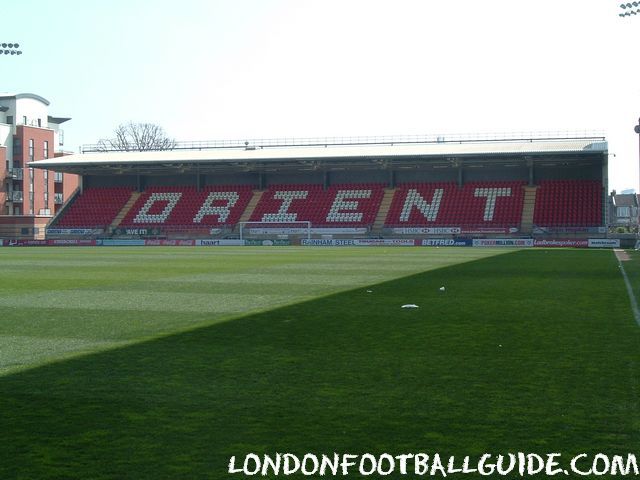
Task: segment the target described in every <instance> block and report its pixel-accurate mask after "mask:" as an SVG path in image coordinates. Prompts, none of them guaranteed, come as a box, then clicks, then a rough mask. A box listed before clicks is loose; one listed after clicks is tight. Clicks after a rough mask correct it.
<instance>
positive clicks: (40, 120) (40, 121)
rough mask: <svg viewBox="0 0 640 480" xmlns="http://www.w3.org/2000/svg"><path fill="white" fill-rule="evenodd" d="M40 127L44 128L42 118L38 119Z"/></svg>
mask: <svg viewBox="0 0 640 480" xmlns="http://www.w3.org/2000/svg"><path fill="white" fill-rule="evenodd" d="M38 126H39V127H42V119H41V118H39V119H38Z"/></svg>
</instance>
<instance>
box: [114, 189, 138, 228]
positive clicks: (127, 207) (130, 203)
mask: <svg viewBox="0 0 640 480" xmlns="http://www.w3.org/2000/svg"><path fill="white" fill-rule="evenodd" d="M141 195H142V192H131V196H130V197H129V200H127V203H125V204H124V207H122V210H120V211H119V212H118V215H116V218H114V219H113V222H111V225H109V230H111V231H113V229H114V228H118V226H119V225H120V223H121V222H122V220H124V217H126V216H127V213H129V210H131V208H132V207H133V206H134V205H135V203H136V202H137V201H138V199H139V198H140V196H141Z"/></svg>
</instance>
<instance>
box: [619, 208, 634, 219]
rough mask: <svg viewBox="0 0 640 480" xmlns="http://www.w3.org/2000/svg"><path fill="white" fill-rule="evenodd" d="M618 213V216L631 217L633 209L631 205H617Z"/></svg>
mask: <svg viewBox="0 0 640 480" xmlns="http://www.w3.org/2000/svg"><path fill="white" fill-rule="evenodd" d="M616 215H617V216H618V217H624V218H629V217H630V216H631V209H630V208H629V207H616Z"/></svg>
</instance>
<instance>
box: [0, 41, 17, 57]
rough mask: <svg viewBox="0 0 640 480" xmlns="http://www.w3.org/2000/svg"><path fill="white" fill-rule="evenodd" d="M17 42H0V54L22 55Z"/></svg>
mask: <svg viewBox="0 0 640 480" xmlns="http://www.w3.org/2000/svg"><path fill="white" fill-rule="evenodd" d="M18 47H20V44H19V43H13V42H11V43H7V42H2V43H0V55H22V52H21V51H20V50H18Z"/></svg>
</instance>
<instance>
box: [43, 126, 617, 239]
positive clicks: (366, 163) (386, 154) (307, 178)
mask: <svg viewBox="0 0 640 480" xmlns="http://www.w3.org/2000/svg"><path fill="white" fill-rule="evenodd" d="M332 141H333V142H334V143H331V142H332ZM607 149H608V147H607V142H606V140H605V139H604V137H602V136H596V135H593V136H559V137H557V138H555V137H554V138H551V137H544V136H543V137H542V138H536V137H524V138H523V137H519V136H516V137H515V138H503V139H496V138H487V139H478V138H472V139H465V138H451V139H449V138H447V139H445V138H443V137H437V138H424V139H418V138H413V137H412V138H410V139H407V138H404V139H400V140H399V141H398V139H395V138H386V137H385V138H383V139H380V138H374V139H371V138H368V137H362V138H355V139H353V138H352V139H347V140H345V141H336V140H335V139H333V140H331V139H322V140H318V139H307V140H305V141H301V142H296V141H288V140H287V141H285V140H282V141H278V140H274V141H251V142H248V141H243V142H235V143H234V142H231V143H229V142H226V143H224V144H216V143H211V144H202V145H191V144H189V145H187V146H184V147H183V146H181V145H179V144H177V145H176V148H175V149H174V150H172V151H157V152H153V151H152V152H93V153H82V154H78V155H71V156H69V157H63V158H59V159H48V160H42V161H40V162H37V163H38V165H37V167H38V168H48V169H51V170H56V171H62V172H65V173H69V174H76V175H79V176H80V178H81V182H80V186H79V189H78V193H77V194H76V195H75V196H74V197H73V198H71V199H70V200H69V201H67V202H66V204H65V205H64V208H63V209H62V210H61V211H60V212H59V213H58V214H57V215H56V216H55V217H54V218H53V219H52V221H51V222H50V223H49V225H48V227H49V230H51V232H52V235H71V234H73V232H70V231H69V232H67V231H65V229H67V230H72V229H74V228H76V229H77V228H85V229H96V230H97V229H101V230H102V231H101V233H100V234H99V235H101V236H103V237H109V236H114V235H115V236H118V235H123V236H127V235H128V236H131V235H134V236H135V235H141V236H144V235H147V236H161V237H162V236H164V237H167V238H171V235H176V238H190V237H186V236H185V235H186V234H193V235H197V236H201V237H202V238H204V237H206V236H212V235H217V236H218V238H221V237H224V238H230V239H234V238H237V237H238V236H240V235H241V234H242V228H241V227H240V225H245V224H247V223H250V224H254V223H262V224H265V223H271V224H274V225H275V224H278V223H282V224H292V223H295V222H305V223H306V222H310V225H311V227H312V229H317V231H316V232H313V233H314V234H316V235H325V234H329V235H331V234H338V235H366V236H372V237H375V238H380V237H387V236H389V237H393V236H400V237H401V238H406V237H402V236H403V235H405V236H406V235H414V234H417V235H440V236H442V235H449V236H452V235H458V234H460V235H471V236H480V237H482V236H483V235H497V236H499V235H515V236H531V235H556V238H563V237H558V235H565V234H568V235H574V234H575V235H580V234H583V235H589V236H592V235H593V234H603V233H606V212H605V210H606V208H605V206H606V202H605V197H606V192H607V169H608V150H607ZM270 228H271V230H272V231H273V232H274V233H273V234H274V235H275V234H276V232H275V230H276V229H277V227H275V226H271V227H270ZM267 229H268V228H267ZM290 229H291V230H292V229H293V227H291V228H290ZM53 232H56V233H53ZM178 234H180V235H182V237H180V236H178ZM286 234H289V233H286ZM497 238H499V237H497ZM588 238H591V237H588Z"/></svg>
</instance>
